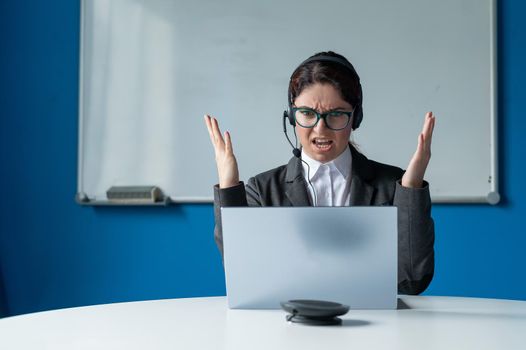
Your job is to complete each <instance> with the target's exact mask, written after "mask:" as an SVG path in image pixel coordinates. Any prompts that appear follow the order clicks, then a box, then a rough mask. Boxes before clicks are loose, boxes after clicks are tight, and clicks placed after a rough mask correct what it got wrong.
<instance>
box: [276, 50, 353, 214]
mask: <svg viewBox="0 0 526 350" xmlns="http://www.w3.org/2000/svg"><path fill="white" fill-rule="evenodd" d="M310 62H335V63H338V64H340V65H342V66H344V67H346V68H347V69H348V70H349V71H350V72H351V74H352V75H353V76H354V78H355V79H356V80H357V81H358V96H357V99H358V101H357V103H356V106H354V111H353V121H352V129H353V130H355V129H357V128H358V127H359V126H360V123H361V122H362V119H363V109H362V98H363V97H362V84H360V77H359V76H358V73H356V70H355V69H354V67H353V65H352V64H351V63H350V62H348V61H347V60H344V59H341V58H339V57H333V56H327V55H320V56H315V57H311V58H308V59H306V60H305V61H303V62H302V63H301V64H300V65H299V66H298V67H297V68H296V69H295V70H294V72H292V75H291V79H292V77H293V76H294V74H296V71H297V70H298V69H300V67H302V66H303V65H305V64H307V63H310ZM288 103H289V110H288V111H284V112H283V132H284V133H285V137H286V138H287V141H288V142H289V144H290V146H291V147H292V154H293V155H294V157H296V158H298V159H299V160H301V161H302V162H304V163H305V164H306V165H307V171H308V173H307V180H308V182H309V185H310V186H311V188H312V191H313V193H314V206H317V202H318V200H317V195H316V189H315V188H314V186H313V185H312V183H311V182H310V175H309V173H310V166H309V164H308V163H307V162H305V161H304V160H303V159H301V150H300V149H299V148H298V146H297V142H298V141H297V138H296V145H293V144H292V141H291V140H290V138H289V136H288V134H287V119H288V121H289V124H290V125H292V126H293V127H294V126H296V120H295V119H294V114H293V113H292V94H290V93H289V96H288ZM294 136H295V137H296V129H294Z"/></svg>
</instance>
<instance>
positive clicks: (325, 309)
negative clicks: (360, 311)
mask: <svg viewBox="0 0 526 350" xmlns="http://www.w3.org/2000/svg"><path fill="white" fill-rule="evenodd" d="M280 304H281V308H282V309H283V310H285V311H287V312H288V313H289V314H288V315H287V317H286V320H287V321H289V322H294V323H302V324H307V325H314V326H334V325H341V324H342V320H341V318H339V317H337V316H341V315H345V314H346V313H347V312H348V311H349V306H347V305H343V304H339V303H334V302H331V301H323V300H289V301H282V302H281V303H280Z"/></svg>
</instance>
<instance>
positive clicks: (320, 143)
mask: <svg viewBox="0 0 526 350" xmlns="http://www.w3.org/2000/svg"><path fill="white" fill-rule="evenodd" d="M314 142H315V143H316V144H317V145H328V144H330V143H331V141H330V140H320V139H314Z"/></svg>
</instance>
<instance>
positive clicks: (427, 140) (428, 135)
mask: <svg viewBox="0 0 526 350" xmlns="http://www.w3.org/2000/svg"><path fill="white" fill-rule="evenodd" d="M434 128H435V116H434V115H433V112H427V113H426V117H425V121H424V127H423V128H422V133H421V136H423V139H424V142H423V144H422V147H423V149H424V150H425V151H430V149H431V141H432V139H433V130H434ZM419 142H420V141H419Z"/></svg>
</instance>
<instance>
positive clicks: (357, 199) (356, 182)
mask: <svg viewBox="0 0 526 350" xmlns="http://www.w3.org/2000/svg"><path fill="white" fill-rule="evenodd" d="M349 147H350V148H351V153H352V163H353V164H352V169H351V171H352V175H351V201H350V203H349V204H350V205H351V206H359V205H364V206H368V205H371V203H372V201H373V197H374V193H375V188H374V187H373V186H371V185H370V184H369V183H368V181H367V180H369V179H371V178H372V177H373V176H374V175H373V174H372V170H371V167H370V165H369V160H368V159H367V158H365V156H364V155H362V154H361V153H359V152H358V151H357V150H356V149H355V148H354V147H353V146H352V145H351V144H349Z"/></svg>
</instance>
